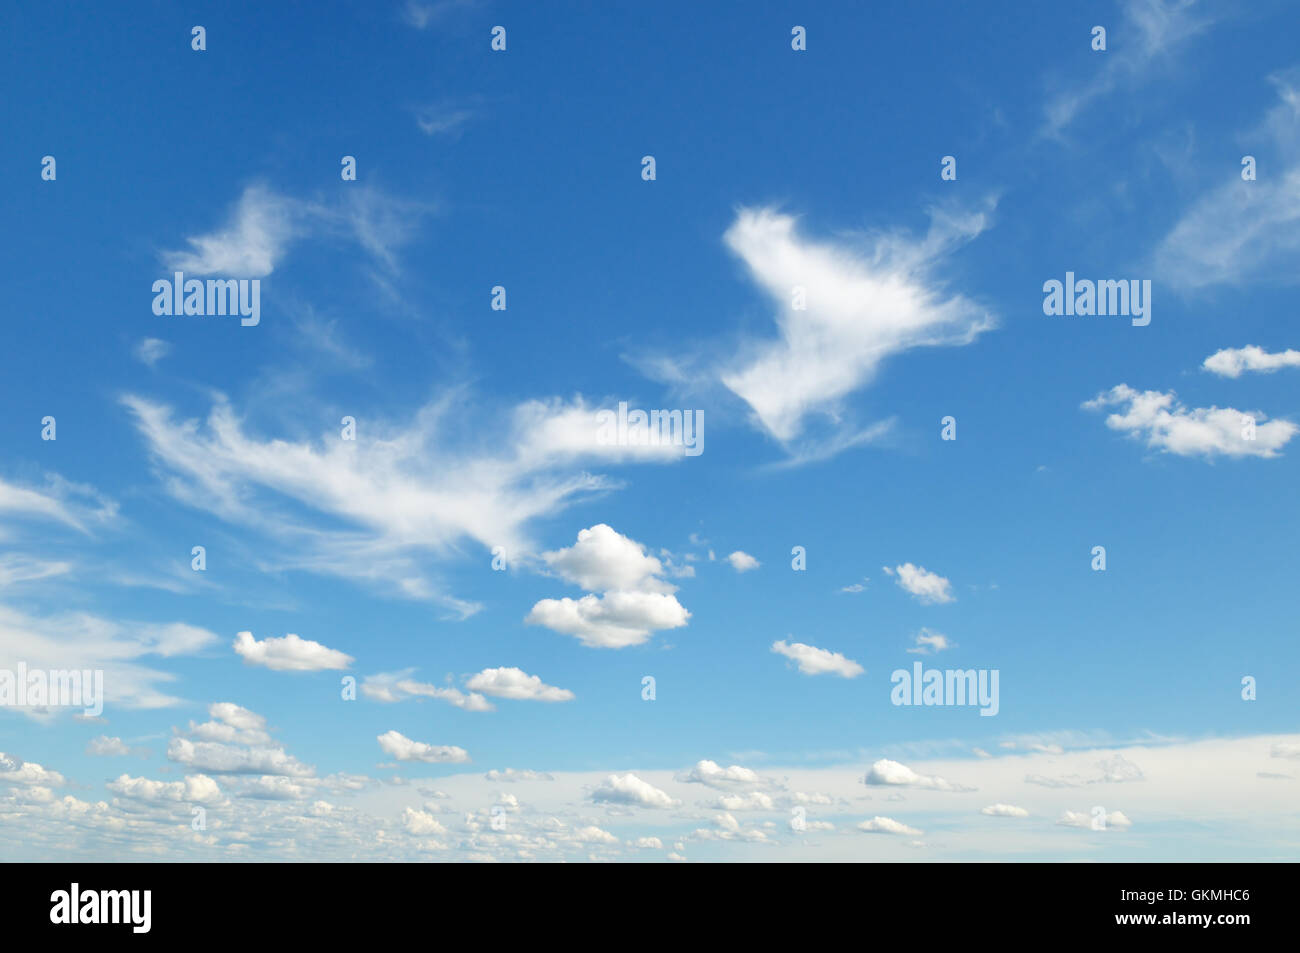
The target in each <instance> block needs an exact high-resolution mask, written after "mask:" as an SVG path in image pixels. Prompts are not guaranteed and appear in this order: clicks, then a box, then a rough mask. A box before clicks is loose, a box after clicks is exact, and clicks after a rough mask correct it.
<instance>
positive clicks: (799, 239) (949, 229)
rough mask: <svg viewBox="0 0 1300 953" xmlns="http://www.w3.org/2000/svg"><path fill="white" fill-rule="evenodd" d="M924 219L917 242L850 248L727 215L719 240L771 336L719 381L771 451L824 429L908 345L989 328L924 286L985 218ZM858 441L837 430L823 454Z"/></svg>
mask: <svg viewBox="0 0 1300 953" xmlns="http://www.w3.org/2000/svg"><path fill="white" fill-rule="evenodd" d="M932 218H933V221H932V225H931V229H930V233H929V234H928V235H927V236H926V237H925V238H924V239H922V240H919V241H916V240H908V239H905V238H902V237H900V236H899V235H897V234H891V235H888V236H884V237H880V238H878V239H877V240H876V241H875V243H874V245H873V247H871V248H869V249H858V248H854V247H852V246H851V245H849V244H847V243H838V244H837V243H831V242H817V241H813V240H810V239H807V238H805V237H803V236H801V235H800V234H799V233H798V231H797V229H796V223H795V219H794V218H793V217H791V216H789V215H783V214H780V213H778V212H775V211H773V210H771V209H742V210H741V211H740V212H739V213H738V215H737V217H736V221H735V222H734V223H733V224H732V226H731V228H730V229H728V231H727V233H726V236H725V240H726V243H727V245H728V247H729V248H730V249H731V250H732V251H733V252H734V253H735V254H736V255H738V256H739V257H740V258H741V259H742V260H743V261H744V263H745V265H746V266H747V267H748V269H749V272H750V275H751V276H752V277H753V279H754V280H755V281H756V282H757V283H758V284H759V286H760V287H761V288H762V289H763V290H764V291H765V292H767V294H768V295H769V296H770V297H771V298H772V300H773V301H774V303H775V304H776V305H777V306H778V308H779V311H778V313H777V316H776V322H777V330H778V336H777V337H776V338H773V339H768V340H764V341H749V342H746V343H744V344H743V345H742V347H741V350H740V357H739V358H738V359H737V360H736V361H735V363H734V364H732V365H731V366H730V367H729V368H727V369H725V370H723V371H722V372H721V375H720V376H721V380H722V383H723V384H724V385H725V386H726V387H727V388H729V389H730V390H731V391H733V392H734V393H735V394H736V395H738V396H739V397H740V398H741V399H743V400H744V401H745V402H746V403H748V404H749V406H750V408H751V409H752V410H753V412H754V415H755V417H756V418H757V421H758V422H759V423H760V424H761V426H762V427H763V429H765V430H766V431H767V432H768V433H770V434H771V435H772V436H773V437H775V438H776V439H777V440H779V441H780V442H781V443H783V444H788V443H789V442H790V441H792V440H794V439H795V438H797V437H799V436H800V434H801V433H802V432H803V430H804V426H805V419H806V418H807V417H808V416H809V415H810V414H817V415H821V416H823V417H824V418H826V419H827V420H830V421H832V422H834V421H835V420H836V419H837V417H838V415H839V413H840V410H841V408H840V403H841V401H842V400H843V399H844V398H845V397H847V396H848V395H849V394H851V393H852V392H854V391H856V390H859V389H861V388H862V387H864V386H866V385H867V384H869V383H870V382H871V380H872V379H873V378H874V377H875V375H876V372H877V370H878V369H879V367H880V364H881V363H882V362H883V361H884V360H886V359H887V358H889V357H891V356H893V355H895V354H899V353H901V352H903V351H906V350H909V349H911V348H916V347H924V346H933V345H962V344H968V343H970V342H971V341H973V340H974V339H975V338H976V337H977V336H978V335H979V334H980V333H981V332H983V331H985V330H987V329H988V328H990V327H992V326H993V320H992V318H991V317H990V315H988V314H987V313H986V312H985V311H984V310H983V309H982V308H980V307H978V306H976V305H975V304H974V303H973V302H971V301H969V300H967V299H966V298H963V297H961V296H947V295H945V293H944V292H942V291H941V290H940V289H939V287H938V285H937V284H935V282H934V281H933V279H932V278H930V276H929V273H930V272H931V271H932V270H933V268H934V266H935V265H936V264H937V262H938V260H939V259H940V258H941V257H942V255H943V254H944V253H945V252H946V251H947V250H948V249H949V248H950V247H951V246H952V245H954V244H955V243H956V242H958V241H964V240H969V239H970V238H973V237H974V236H975V235H978V234H979V233H980V232H981V231H983V230H984V228H985V227H986V224H987V222H986V217H985V215H984V214H979V213H977V214H973V215H966V216H960V217H958V216H949V215H944V214H941V213H939V212H932ZM796 287H802V288H804V289H805V290H806V309H803V310H796V308H795V307H794V304H793V293H794V289H795V288H796ZM837 429H838V430H840V431H843V428H842V426H838V425H837ZM868 436H870V437H872V438H874V437H875V436H878V433H876V432H873V433H871V434H869V435H868V434H866V433H863V434H858V435H856V436H853V435H846V434H845V433H844V432H839V433H837V434H836V435H835V436H834V437H832V438H831V439H830V441H829V442H828V445H829V447H830V449H829V451H827V452H835V451H838V450H841V449H844V448H845V447H847V446H851V445H853V444H854V443H857V442H862V441H863V440H865V439H867V437H868ZM809 455H810V457H812V458H817V457H821V456H825V455H826V453H821V452H818V451H815V450H814V451H809Z"/></svg>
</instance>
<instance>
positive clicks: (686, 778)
mask: <svg viewBox="0 0 1300 953" xmlns="http://www.w3.org/2000/svg"><path fill="white" fill-rule="evenodd" d="M676 780H677V781H680V782H682V783H685V784H706V785H708V786H709V787H711V788H719V789H721V790H726V789H729V788H734V787H737V786H747V785H755V784H762V783H763V779H762V778H760V777H759V776H758V774H756V773H755V772H754V771H752V770H751V769H749V768H745V767H742V766H741V765H738V764H733V765H732V766H731V767H729V768H724V767H723V766H722V765H720V764H718V763H717V762H716V761H709V760H708V759H707V758H706V759H705V760H702V761H697V762H695V766H694V767H692V768H691V769H690V770H689V771H684V772H682V773H681V774H678V775H677V777H676Z"/></svg>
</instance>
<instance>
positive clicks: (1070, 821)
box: [1056, 811, 1133, 831]
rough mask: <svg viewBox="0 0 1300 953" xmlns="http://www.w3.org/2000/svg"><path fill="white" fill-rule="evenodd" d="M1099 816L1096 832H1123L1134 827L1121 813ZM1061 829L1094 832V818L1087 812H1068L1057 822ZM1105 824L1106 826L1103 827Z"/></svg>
mask: <svg viewBox="0 0 1300 953" xmlns="http://www.w3.org/2000/svg"><path fill="white" fill-rule="evenodd" d="M1102 818H1103V815H1098V817H1097V822H1098V825H1097V827H1096V828H1095V829H1096V830H1107V831H1110V830H1116V831H1122V830H1125V829H1126V828H1129V827H1132V826H1133V822H1132V821H1130V820H1129V819H1128V818H1127V817H1125V816H1124V815H1123V813H1122V812H1120V811H1111V812H1110V813H1109V814H1105V815H1104V822H1103V819H1102ZM1056 823H1057V824H1058V825H1060V826H1061V827H1081V828H1083V829H1085V830H1093V829H1094V828H1093V816H1092V814H1090V813H1088V812H1086V811H1066V812H1065V813H1063V814H1062V815H1061V816H1060V818H1059V819H1058V820H1057V822H1056ZM1103 824H1104V826H1103Z"/></svg>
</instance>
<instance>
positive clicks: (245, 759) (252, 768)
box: [167, 738, 315, 778]
mask: <svg viewBox="0 0 1300 953" xmlns="http://www.w3.org/2000/svg"><path fill="white" fill-rule="evenodd" d="M167 760H168V761H174V762H176V763H177V764H181V765H184V766H185V767H187V768H193V769H194V770H196V771H211V772H212V773H213V774H282V775H285V776H288V777H298V778H305V777H311V776H312V775H313V774H315V769H314V768H312V767H310V766H309V765H305V764H303V763H302V762H301V761H299V760H298V759H297V758H295V757H293V756H292V755H290V754H288V753H286V752H285V750H284V749H283V748H272V747H262V748H256V747H254V748H249V747H243V746H240V745H228V744H222V743H220V742H215V741H197V742H195V741H191V740H189V739H188V738H173V739H172V740H171V741H170V742H168V744H167Z"/></svg>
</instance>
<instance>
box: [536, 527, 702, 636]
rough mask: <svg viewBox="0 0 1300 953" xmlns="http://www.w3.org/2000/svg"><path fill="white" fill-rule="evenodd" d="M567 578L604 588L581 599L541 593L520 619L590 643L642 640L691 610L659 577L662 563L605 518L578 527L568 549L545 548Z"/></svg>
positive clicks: (686, 617) (678, 624) (686, 616)
mask: <svg viewBox="0 0 1300 953" xmlns="http://www.w3.org/2000/svg"><path fill="white" fill-rule="evenodd" d="M544 558H545V560H546V563H547V565H549V566H550V567H551V568H552V569H554V570H555V571H556V572H558V573H559V574H560V575H561V576H562V577H563V578H565V579H566V580H568V581H569V582H572V583H575V584H577V585H581V586H583V587H584V588H591V589H599V590H603V593H602V594H600V595H597V594H595V593H588V594H587V595H585V596H583V597H582V598H580V599H571V598H569V597H567V596H566V597H564V598H562V599H542V600H541V601H539V602H537V603H536V604H535V605H534V606H533V607H532V609H531V610H530V611H529V613H528V615H527V616H526V617H525V619H524V621H525V622H526V623H528V624H529V625H541V626H545V627H546V628H548V629H551V630H553V631H555V632H560V633H562V634H564V635H571V636H573V637H575V638H576V639H578V640H579V641H580V642H582V644H583V645H587V646H590V647H592V648H615V649H621V648H626V647H628V646H631V645H640V644H641V643H642V642H645V641H646V640H647V639H649V638H650V636H651V634H652V633H654V632H656V631H658V630H661V629H675V628H680V627H681V626H684V625H686V623H687V621H688V620H689V619H690V617H691V614H690V612H688V611H687V610H686V608H685V607H684V606H683V605H682V604H681V603H680V602H678V601H677V597H676V596H675V595H673V593H675V592H676V591H677V587H676V586H674V585H672V584H671V583H669V582H667V581H665V580H664V579H663V578H661V575H662V573H663V572H664V567H663V564H662V563H661V562H660V561H659V560H658V559H657V558H655V557H654V556H651V555H648V554H647V553H646V551H645V547H644V546H643V545H642V544H641V543H638V542H636V541H635V540H632V539H630V538H628V537H627V536H623V535H622V534H621V533H618V532H616V531H615V530H614V529H612V528H611V527H609V526H607V525H605V524H604V523H600V524H597V525H596V526H593V527H591V528H590V529H584V530H581V531H579V533H578V541H577V542H576V543H575V544H574V545H573V546H571V547H569V548H568V549H561V550H556V551H554V552H548V553H546V554H544Z"/></svg>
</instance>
